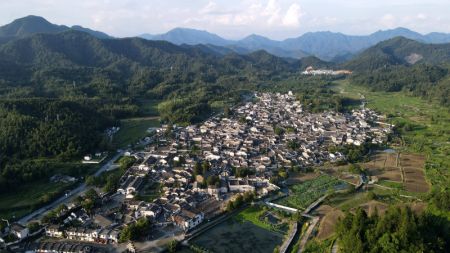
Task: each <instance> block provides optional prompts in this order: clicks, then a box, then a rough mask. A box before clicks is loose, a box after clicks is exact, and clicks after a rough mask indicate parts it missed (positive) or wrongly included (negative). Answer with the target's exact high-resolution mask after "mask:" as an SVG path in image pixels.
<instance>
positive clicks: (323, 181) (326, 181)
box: [276, 175, 344, 209]
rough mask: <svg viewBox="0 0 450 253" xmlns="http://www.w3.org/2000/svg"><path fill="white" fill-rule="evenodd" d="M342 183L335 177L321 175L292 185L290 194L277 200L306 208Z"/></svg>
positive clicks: (280, 202) (284, 203) (279, 202)
mask: <svg viewBox="0 0 450 253" xmlns="http://www.w3.org/2000/svg"><path fill="white" fill-rule="evenodd" d="M342 184H344V183H343V182H341V181H339V180H338V179H336V178H334V177H331V176H328V175H321V176H319V177H317V178H315V179H311V180H308V181H305V182H303V183H300V184H296V185H293V186H291V187H290V188H289V190H290V194H289V196H288V197H286V198H283V199H280V200H279V201H276V202H277V203H278V204H281V205H286V206H289V207H293V208H298V209H306V208H307V207H308V206H309V205H310V204H312V203H313V202H314V201H316V200H317V199H319V198H320V197H322V196H323V195H325V194H326V193H327V191H329V190H331V191H334V190H335V189H336V187H337V186H339V185H342Z"/></svg>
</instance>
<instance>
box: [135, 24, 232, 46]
mask: <svg viewBox="0 0 450 253" xmlns="http://www.w3.org/2000/svg"><path fill="white" fill-rule="evenodd" d="M139 37H141V38H144V39H148V40H165V41H168V42H171V43H173V44H176V45H181V44H188V45H197V44H212V45H216V46H225V45H228V44H230V42H229V41H228V40H226V39H223V38H221V37H220V36H218V35H216V34H213V33H209V32H207V31H200V30H195V29H189V28H175V29H172V30H170V31H169V32H167V33H164V34H158V35H151V34H143V35H140V36H139Z"/></svg>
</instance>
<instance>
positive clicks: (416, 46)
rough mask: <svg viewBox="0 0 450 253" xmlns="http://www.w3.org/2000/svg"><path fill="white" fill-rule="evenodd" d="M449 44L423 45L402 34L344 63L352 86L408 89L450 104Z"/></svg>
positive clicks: (375, 88)
mask: <svg viewBox="0 0 450 253" xmlns="http://www.w3.org/2000/svg"><path fill="white" fill-rule="evenodd" d="M449 62H450V44H439V45H437V44H424V43H420V42H417V41H414V40H410V39H406V38H403V37H398V38H394V39H391V40H387V41H384V42H381V43H379V44H377V45H376V46H374V47H371V48H369V49H367V50H366V51H364V52H362V53H361V54H360V55H358V56H357V57H355V59H353V60H351V61H349V62H347V63H344V64H343V67H344V68H349V69H352V70H353V71H354V74H353V75H352V77H351V78H350V80H351V81H352V83H354V84H355V85H363V86H366V87H369V88H370V89H371V90H374V91H388V92H395V91H401V90H404V91H407V92H409V93H410V94H412V95H415V96H419V97H423V98H426V99H429V100H436V101H437V102H438V103H440V104H441V105H444V106H450V100H449V99H448V98H449V97H450V85H449V84H450V83H449V80H450V76H449V73H450V70H449V65H448V64H449Z"/></svg>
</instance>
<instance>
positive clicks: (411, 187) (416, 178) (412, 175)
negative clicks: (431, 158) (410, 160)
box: [403, 167, 430, 192]
mask: <svg viewBox="0 0 450 253" xmlns="http://www.w3.org/2000/svg"><path fill="white" fill-rule="evenodd" d="M403 170H404V171H405V188H406V190H407V191H411V192H428V191H429V190H430V186H429V185H428V183H427V181H426V179H425V174H424V172H423V169H419V168H412V167H404V168H403Z"/></svg>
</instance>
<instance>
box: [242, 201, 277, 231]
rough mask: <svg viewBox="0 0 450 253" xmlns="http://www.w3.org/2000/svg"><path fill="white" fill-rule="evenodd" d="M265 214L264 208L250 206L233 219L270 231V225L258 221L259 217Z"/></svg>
mask: <svg viewBox="0 0 450 253" xmlns="http://www.w3.org/2000/svg"><path fill="white" fill-rule="evenodd" d="M265 212H266V210H265V209H264V208H262V207H261V206H259V205H257V206H251V207H249V208H246V209H244V210H243V211H241V212H240V213H238V214H237V215H236V216H235V217H234V218H236V219H237V220H239V221H249V222H251V223H253V224H254V225H256V226H258V227H261V228H264V229H267V230H272V225H271V224H269V223H267V222H264V221H262V220H260V217H261V216H262V215H263V214H264V213H265Z"/></svg>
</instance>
